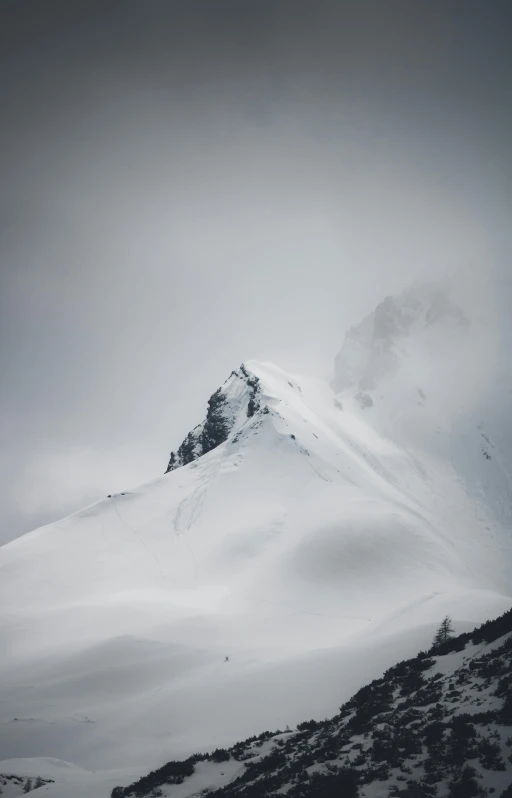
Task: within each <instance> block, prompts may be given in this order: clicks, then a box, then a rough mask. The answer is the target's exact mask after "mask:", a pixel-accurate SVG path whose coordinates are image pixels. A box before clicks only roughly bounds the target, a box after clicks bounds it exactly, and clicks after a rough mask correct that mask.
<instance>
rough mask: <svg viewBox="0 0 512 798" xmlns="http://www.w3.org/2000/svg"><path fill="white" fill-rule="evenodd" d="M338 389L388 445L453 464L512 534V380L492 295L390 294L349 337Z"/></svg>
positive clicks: (339, 362) (339, 361) (437, 289)
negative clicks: (393, 443)
mask: <svg viewBox="0 0 512 798" xmlns="http://www.w3.org/2000/svg"><path fill="white" fill-rule="evenodd" d="M500 358H501V359H500ZM333 388H334V390H335V391H336V393H337V399H338V401H339V402H340V403H341V404H342V405H343V407H344V408H345V409H347V410H350V411H352V412H354V413H356V414H358V415H359V416H360V417H361V418H364V420H365V421H366V422H367V423H369V424H370V425H372V426H373V427H374V428H376V429H378V430H379V432H380V433H381V434H384V435H385V436H386V437H387V438H390V439H392V440H394V441H396V442H398V443H399V444H400V445H402V446H405V447H413V448H414V449H420V450H423V451H425V452H429V453H430V454H431V455H434V456H435V457H438V458H441V459H442V460H443V461H444V462H445V463H446V464H450V465H451V466H452V467H453V469H454V471H455V473H456V474H457V475H458V478H459V479H460V480H461V481H462V482H463V484H464V486H465V489H466V490H467V491H468V493H470V494H471V495H472V496H473V497H474V499H475V500H477V502H478V503H479V505H480V506H481V507H483V508H484V510H483V512H485V511H487V512H489V511H490V513H491V515H492V516H493V517H494V519H495V521H497V522H498V524H499V525H501V528H502V530H504V529H507V528H509V527H510V524H511V523H512V510H511V507H512V502H511V500H510V498H511V496H512V456H511V451H512V450H511V447H510V435H511V425H510V421H509V410H508V407H507V403H508V405H510V396H511V395H512V380H511V370H510V366H509V362H508V353H507V352H506V351H504V350H500V342H499V329H498V325H497V320H496V318H495V313H493V310H492V301H491V300H490V299H489V297H485V296H484V295H483V296H482V301H481V302H479V301H475V298H474V296H473V297H469V298H468V295H467V294H466V295H464V291H463V290H462V289H461V286H460V285H455V284H454V285H451V286H448V285H447V284H441V283H427V284H417V285H413V286H412V287H410V288H409V289H407V290H406V291H404V292H403V293H402V294H400V295H399V296H396V297H387V298H386V299H385V300H384V301H383V302H381V303H380V304H379V305H378V306H377V308H376V309H375V311H374V312H373V313H371V314H370V315H369V316H367V317H366V318H365V319H363V320H362V322H360V323H359V324H357V325H355V326H354V327H352V328H351V329H350V330H349V331H348V332H347V334H346V336H345V340H344V343H343V346H342V348H341V351H340V352H339V354H338V356H337V357H336V362H335V377H334V380H333Z"/></svg>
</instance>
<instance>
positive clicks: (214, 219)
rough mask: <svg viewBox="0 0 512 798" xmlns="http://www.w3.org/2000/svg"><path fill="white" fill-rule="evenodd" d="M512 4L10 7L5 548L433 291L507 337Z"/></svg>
mask: <svg viewBox="0 0 512 798" xmlns="http://www.w3.org/2000/svg"><path fill="white" fill-rule="evenodd" d="M511 22H512V5H511V4H510V2H509V0H503V2H500V1H499V0H482V1H481V2H474V1H473V0H459V1H458V2H457V0H440V1H439V2H436V1H435V0H430V1H429V2H424V0H418V1H417V2H416V1H415V0H403V2H395V0H375V2H365V0H352V2H343V0H337V2H323V1H322V0H308V2H301V0H290V2H280V0H274V2H266V0H233V2H225V0H203V2H194V0H187V1H186V2H185V1H184V0H180V2H173V0H149V2H146V1H145V0H144V1H143V0H139V1H138V2H134V1H133V0H99V1H98V0H65V2H53V0H44V2H42V0H33V1H32V0H2V1H1V2H0V31H1V33H0V37H1V41H0V108H1V124H0V192H1V196H0V266H1V293H0V305H1V307H0V335H1V342H0V358H1V371H0V374H1V381H0V386H1V397H0V438H1V451H0V478H1V483H0V484H1V491H2V496H1V506H0V541H7V540H9V539H11V538H13V537H15V536H17V535H19V534H21V533H23V532H26V531H28V530H29V529H31V528H33V527H35V526H37V525H39V524H42V523H46V522H48V521H51V520H54V519H56V518H58V517H60V516H62V515H63V514H66V513H68V512H71V511H73V510H75V509H78V508H79V507H80V506H81V505H83V504H84V503H87V502H89V501H93V500H95V499H97V498H100V497H102V496H103V495H105V494H106V493H107V492H108V493H110V492H111V491H115V490H122V489H123V488H129V487H130V486H133V485H134V484H137V483H139V482H142V481H146V480H148V479H151V478H152V477H154V476H157V475H159V474H161V473H162V472H163V470H164V469H165V466H166V463H167V459H168V454H169V451H170V449H171V448H172V447H175V446H176V445H177V444H179V442H180V441H181V439H182V437H183V436H184V434H185V433H186V432H187V431H188V430H189V429H190V428H191V426H193V425H194V424H195V423H197V422H198V421H200V420H201V418H202V416H203V413H204V408H205V405H206V401H207V399H208V397H209V395H210V394H211V393H212V391H213V390H214V389H215V388H216V387H217V386H218V385H220V384H221V383H222V382H223V380H224V379H225V378H226V377H227V376H228V374H229V373H230V371H231V370H232V369H233V368H234V367H237V366H238V365H239V364H240V362H241V361H242V360H244V359H249V358H257V359H266V360H273V361H276V362H277V363H279V364H280V365H281V366H282V367H284V368H289V369H290V370H295V371H299V372H301V371H302V372H306V373H311V374H314V375H318V376H321V377H324V376H329V373H330V370H331V365H332V360H333V357H334V355H335V353H336V351H337V350H338V349H339V348H340V345H341V342H342V339H343V333H344V331H345V329H346V328H347V327H348V326H350V324H352V323H354V322H356V321H358V320H359V319H360V318H361V316H362V315H364V314H366V313H368V312H370V311H371V310H372V309H373V307H374V306H375V304H376V303H377V302H378V301H380V300H381V299H382V298H383V297H384V296H385V295H386V294H389V293H393V292H398V291H400V290H402V288H404V287H405V285H406V284H408V283H409V282H411V280H413V279H415V278H422V277H425V276H429V277H437V276H444V275H446V274H451V273H453V272H457V271H459V272H460V270H465V269H468V270H470V271H471V270H475V269H476V270H484V272H485V274H486V275H488V276H489V279H490V280H492V281H493V282H494V283H495V284H496V287H497V289H498V290H497V296H498V308H497V312H498V313H500V314H502V316H503V318H502V329H503V331H504V335H506V334H508V332H507V331H508V330H509V326H508V325H509V319H510V316H509V305H510V301H511V300H512V291H511V289H510V278H509V274H510V272H509V270H510V260H509V256H510V241H509V238H508V237H507V236H508V232H507V227H510V209H511V204H510V184H511V183H510V181H511V177H512V175H511V164H510V160H511V156H510V141H511V130H510V122H511V97H510V86H511V70H510V56H509V55H508V52H507V51H508V50H510V49H511V43H510V31H511Z"/></svg>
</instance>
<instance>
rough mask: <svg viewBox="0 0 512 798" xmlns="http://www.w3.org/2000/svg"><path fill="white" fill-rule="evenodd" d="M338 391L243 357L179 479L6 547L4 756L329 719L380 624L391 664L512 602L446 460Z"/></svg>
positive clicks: (124, 758) (92, 761) (234, 734)
mask: <svg viewBox="0 0 512 798" xmlns="http://www.w3.org/2000/svg"><path fill="white" fill-rule="evenodd" d="M452 322H453V319H452V318H451V316H450V323H452ZM342 398H343V401H342V402H340V400H339V398H337V397H336V396H335V395H334V393H333V391H332V390H331V389H330V388H329V386H328V385H326V384H324V383H322V382H319V381H317V380H311V379H305V378H302V377H296V376H294V375H290V374H287V373H285V372H284V371H282V370H281V369H279V368H278V367H276V366H274V365H272V364H268V363H263V364H262V363H256V362H252V361H251V362H247V363H245V364H244V366H243V367H240V368H239V369H238V370H237V371H236V372H233V373H232V374H231V376H230V377H229V379H228V380H227V382H226V383H225V384H224V385H223V386H222V387H221V388H220V389H219V390H218V391H216V392H215V393H214V394H213V397H212V398H211V399H210V402H209V405H208V410H207V413H206V418H205V420H204V421H203V423H202V424H201V425H199V427H197V428H196V429H195V430H193V431H192V433H191V437H192V445H191V447H190V448H189V449H188V450H187V448H186V447H185V451H183V448H182V446H180V447H179V449H178V452H177V453H176V454H175V456H174V462H173V463H172V467H171V468H170V469H169V471H168V473H166V474H165V475H163V476H161V477H159V478H158V479H156V480H154V481H152V482H150V483H148V484H146V485H143V486H140V487H138V488H135V489H133V490H130V491H125V492H123V493H122V494H114V495H113V496H111V497H108V498H105V499H104V500H103V501H101V502H98V503H97V504H95V505H92V506H90V507H87V508H85V509H84V510H82V511H80V512H79V513H76V514H75V515H73V516H70V517H68V518H66V519H63V520H62V521H59V522H57V523H55V524H51V525H49V526H47V527H45V528H42V529H39V530H36V531H34V532H32V533H30V534H28V535H26V536H24V537H22V538H20V539H18V540H15V541H13V542H12V543H9V544H8V545H6V546H3V547H1V548H0V575H1V578H0V639H1V640H2V643H3V647H4V652H5V653H4V656H3V658H2V661H1V662H0V681H1V682H2V683H3V684H5V685H7V686H8V695H7V696H6V698H5V700H3V701H2V702H0V748H1V749H2V751H3V752H4V753H3V755H4V756H7V757H11V756H12V757H17V756H25V757H31V756H48V757H57V758H59V759H63V760H68V761H71V762H75V763H77V764H79V765H81V766H84V767H92V768H93V769H96V768H100V767H105V768H108V767H122V768H124V767H127V766H137V767H139V768H141V769H143V768H145V769H146V770H147V769H149V768H151V767H153V766H155V765H156V764H161V763H162V762H164V761H166V759H168V757H169V755H170V754H169V752H170V751H172V752H173V754H174V755H183V754H187V753H192V752H193V751H197V750H201V748H208V747H211V746H212V745H213V746H215V745H225V744H227V743H228V742H230V741H231V742H234V741H235V740H236V739H239V738H240V737H244V736H245V737H247V736H249V735H250V734H252V733H254V731H255V730H258V729H260V730H261V729H263V728H275V727H277V726H280V727H283V726H285V725H286V723H294V722H297V721H299V720H301V719H303V718H304V717H311V716H315V717H325V716H326V714H328V713H329V711H330V710H331V709H332V707H333V706H334V707H336V706H337V705H338V703H339V701H340V700H341V699H342V697H343V696H342V694H343V691H346V690H350V691H351V692H353V691H354V689H357V687H359V686H360V684H361V678H368V677H371V678H373V677H374V676H375V675H376V670H375V669H377V672H378V670H380V669H381V668H382V665H383V660H382V659H379V658H378V656H377V655H376V654H375V648H374V645H375V644H374V641H375V639H376V635H377V633H378V634H384V635H388V638H389V641H390V642H389V647H388V648H387V652H388V654H387V655H386V656H388V655H389V656H392V659H390V660H387V663H388V664H391V663H392V662H393V661H394V660H395V659H396V656H397V641H401V642H400V646H401V648H400V651H401V655H402V656H406V655H407V654H412V653H413V652H414V649H415V648H417V647H421V646H422V645H423V644H424V642H423V639H418V638H414V639H413V636H412V630H413V629H418V630H420V631H421V630H423V631H421V634H424V629H425V628H427V637H430V635H431V628H430V627H429V624H431V623H434V624H437V623H438V622H439V620H440V618H442V617H443V615H445V614H446V613H449V614H450V615H451V616H452V617H453V618H454V620H455V621H457V622H461V621H462V622H465V621H468V622H470V621H473V622H477V621H479V620H484V619H485V618H487V617H489V616H491V615H493V614H498V613H499V612H501V611H503V610H504V609H508V607H509V606H510V603H511V600H510V599H509V598H508V596H510V595H511V593H512V582H511V578H512V577H511V574H512V569H511V568H510V563H511V558H510V556H509V553H507V550H506V547H505V546H504V545H503V542H502V539H501V538H500V537H499V536H498V535H495V534H494V531H493V527H492V525H491V521H490V520H489V518H488V516H487V514H486V510H485V508H483V509H482V508H481V507H479V506H477V505H476V504H475V502H474V501H473V500H472V499H471V498H470V497H468V495H467V492H466V490H465V487H464V485H463V484H461V482H460V479H459V477H458V474H457V473H456V472H455V471H454V469H453V466H452V465H451V464H450V463H446V462H444V461H443V460H442V459H440V458H439V457H434V456H432V455H431V454H430V453H429V452H427V451H425V450H424V449H422V448H421V447H415V446H413V445H408V446H405V445H403V444H402V443H398V442H396V441H395V440H393V439H392V438H390V437H386V435H383V434H382V432H381V431H379V429H378V427H377V426H376V424H374V423H373V422H372V423H367V421H366V419H367V415H366V414H367V413H368V412H372V408H370V409H369V410H361V408H360V407H359V405H358V404H357V402H352V404H353V405H354V406H353V407H352V406H351V402H350V401H347V402H345V398H344V396H343V397H342ZM188 437H189V436H187V439H188ZM187 439H186V440H187ZM180 449H181V452H180ZM178 466H179V467H178ZM418 633H419V632H418ZM420 637H421V635H420ZM226 657H227V658H228V659H226ZM363 670H364V676H362V672H363ZM319 673H321V674H322V676H321V678H319V676H318V674H319ZM312 684H314V685H315V689H314V690H312V689H311V685H312ZM221 714H222V719H221V718H220V715H221ZM16 718H20V719H23V723H20V722H18V721H15V719H16ZM141 772H142V770H141ZM131 780H133V777H132V779H131Z"/></svg>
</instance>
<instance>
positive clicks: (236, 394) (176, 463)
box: [165, 363, 260, 474]
mask: <svg viewBox="0 0 512 798" xmlns="http://www.w3.org/2000/svg"><path fill="white" fill-rule="evenodd" d="M259 392H260V389H259V379H258V377H256V375H254V374H252V373H251V372H250V371H249V370H248V369H247V367H246V366H245V365H244V364H243V363H242V365H241V366H240V368H239V369H237V370H235V371H232V372H231V374H230V376H229V378H228V379H227V380H226V382H225V383H224V385H222V386H221V387H220V388H217V390H216V391H215V393H213V394H212V395H211V396H210V398H209V400H208V409H207V411H206V418H205V419H204V421H203V422H201V424H198V425H197V426H196V427H194V429H193V430H191V431H190V432H189V433H188V435H187V436H186V437H185V439H184V440H183V441H182V443H181V444H180V446H179V447H178V449H177V450H176V451H172V452H171V456H170V458H169V462H168V464H167V468H166V471H165V473H166V474H168V473H169V471H174V470H175V469H176V468H180V467H181V466H184V465H187V464H188V463H191V462H192V461H193V460H197V459H198V458H199V457H202V456H203V455H204V454H207V453H208V452H210V451H211V450H212V449H215V448H216V447H217V446H219V445H220V444H221V443H224V441H225V440H227V438H228V436H229V434H230V432H231V431H232V430H233V429H234V428H235V427H237V426H238V424H237V422H238V421H239V420H240V418H242V419H246V418H250V417H251V416H253V415H254V413H255V412H256V411H257V410H259V406H260V401H259Z"/></svg>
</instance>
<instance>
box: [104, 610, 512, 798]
mask: <svg viewBox="0 0 512 798" xmlns="http://www.w3.org/2000/svg"><path fill="white" fill-rule="evenodd" d="M198 793H201V794H202V795H205V796H206V795H208V796H211V798H213V797H214V796H215V798H230V797H234V796H237V797H238V798H263V797H264V796H265V798H268V797H269V796H274V795H276V796H277V795H283V794H284V795H287V796H290V798H308V797H309V796H323V797H324V798H327V797H328V796H331V795H332V796H333V797H334V796H343V798H356V796H360V798H384V796H386V798H387V796H389V797H390V798H391V796H396V797H397V798H398V797H399V796H403V798H406V796H407V798H422V797H423V796H424V797H425V798H427V796H439V798H442V796H449V798H471V796H487V795H491V794H493V793H496V794H497V796H504V797H505V796H506V798H509V796H512V610H509V612H507V613H505V614H504V615H502V616H500V617H499V618H498V619H496V620H495V621H488V622H487V623H485V624H483V625H482V626H480V627H479V628H478V629H476V630H475V631H474V632H472V633H466V634H462V635H459V636H458V637H455V638H451V639H448V640H447V641H446V642H445V643H441V644H439V645H437V646H433V647H432V649H431V650H430V651H428V652H421V653H419V654H418V655H417V657H415V658H414V659H410V660H405V661H402V662H399V663H398V664H397V665H395V666H394V667H392V668H389V670H387V671H386V672H385V674H384V676H383V677H382V678H380V679H376V680H375V681H373V682H372V683H371V684H369V685H367V686H366V687H363V688H361V689H360V690H359V691H358V692H357V693H356V694H355V695H354V696H353V697H352V698H351V699H350V700H349V701H347V702H346V703H345V704H343V706H342V707H341V708H340V712H339V714H338V715H335V716H334V717H332V718H330V719H328V720H324V721H314V720H311V721H306V722H304V723H299V725H298V727H297V730H296V731H290V730H289V729H287V730H286V731H284V732H283V731H281V730H277V731H274V732H264V733H263V734H260V735H259V736H258V737H250V738H249V739H248V740H245V741H244V742H241V743H238V744H236V745H234V746H232V747H231V748H229V749H217V750H215V751H214V752H213V753H211V754H197V755H195V756H192V757H189V758H188V759H187V760H184V761H173V762H168V763H167V764H166V765H164V766H163V767H162V768H159V769H158V770H155V771H153V772H152V773H150V774H149V775H147V776H144V777H142V778H141V779H139V780H138V781H136V782H135V783H133V784H130V785H128V786H126V787H124V788H123V787H115V788H114V789H113V791H112V798H146V796H147V797H148V798H149V796H150V797H151V798H155V797H156V796H166V797H167V796H169V797H170V796H172V797H173V798H185V796H191V795H195V794H198Z"/></svg>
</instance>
